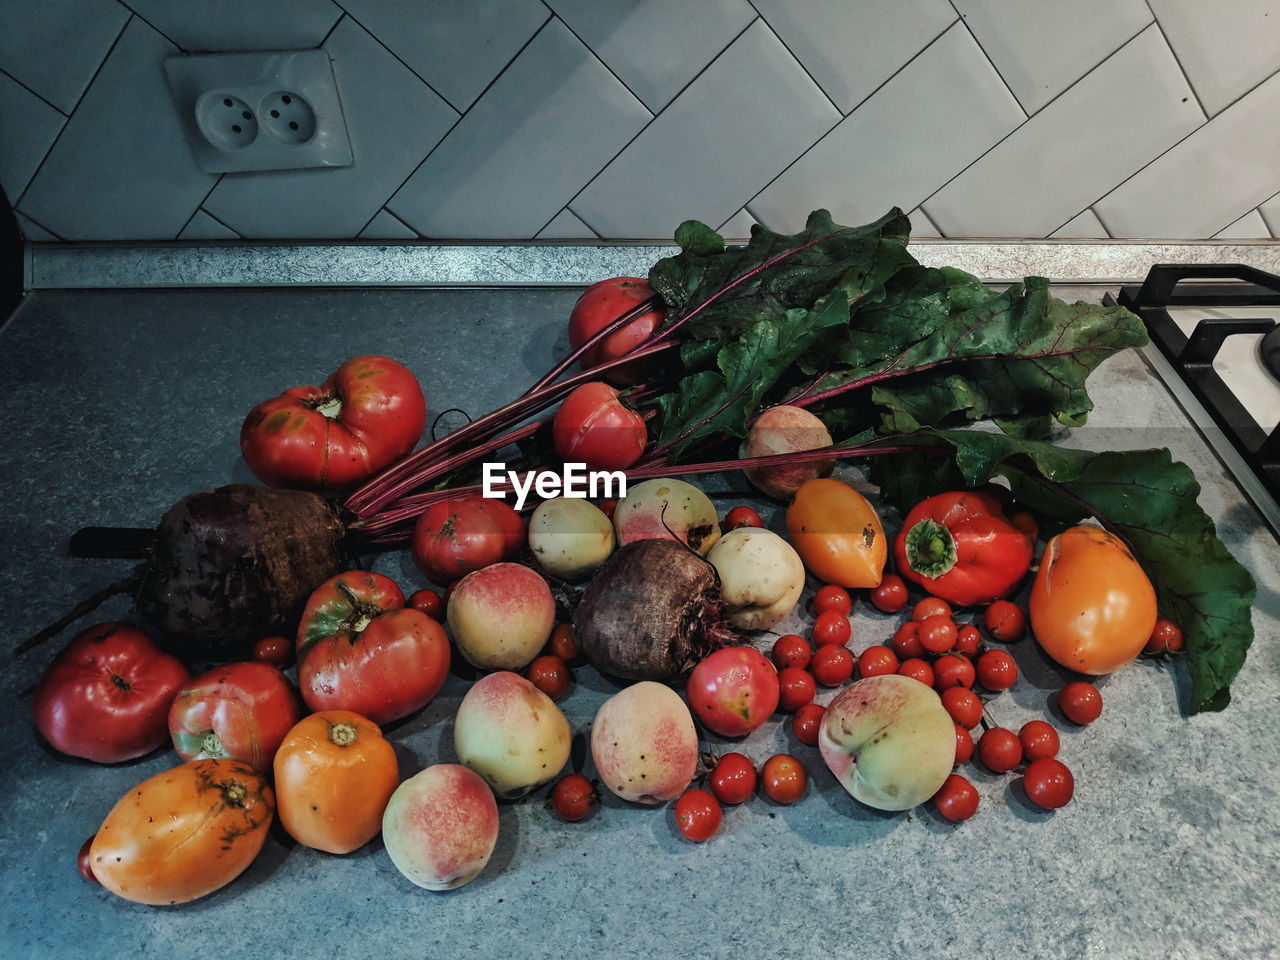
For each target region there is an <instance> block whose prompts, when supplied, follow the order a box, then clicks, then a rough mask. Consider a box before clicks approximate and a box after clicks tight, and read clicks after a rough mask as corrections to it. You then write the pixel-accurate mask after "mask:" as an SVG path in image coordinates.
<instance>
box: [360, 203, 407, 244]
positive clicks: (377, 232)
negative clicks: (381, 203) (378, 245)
mask: <svg viewBox="0 0 1280 960" xmlns="http://www.w3.org/2000/svg"><path fill="white" fill-rule="evenodd" d="M360 236H361V238H362V239H365V240H416V239H417V238H418V235H417V234H416V233H414V232H413V230H412V229H411V228H410V227H409V226H408V225H406V224H404V223H402V222H400V221H399V220H397V219H396V218H395V217H393V216H392V215H391V214H390V213H388V212H387V211H386V210H379V211H378V212H377V214H376V215H375V216H374V218H373V219H372V220H370V221H369V225H368V226H367V227H365V228H364V229H363V230H361V231H360Z"/></svg>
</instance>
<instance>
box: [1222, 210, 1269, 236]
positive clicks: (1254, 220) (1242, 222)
mask: <svg viewBox="0 0 1280 960" xmlns="http://www.w3.org/2000/svg"><path fill="white" fill-rule="evenodd" d="M1270 236H1271V231H1270V230H1268V229H1267V222H1266V221H1265V220H1263V219H1262V214H1261V213H1259V212H1258V211H1257V210H1250V211H1249V212H1248V213H1246V214H1245V215H1244V216H1243V217H1241V218H1240V219H1239V220H1236V221H1234V222H1232V223H1229V224H1227V226H1226V227H1224V228H1223V229H1221V230H1219V231H1218V232H1217V233H1215V234H1214V235H1213V239H1214V240H1261V239H1263V238H1269V237H1270Z"/></svg>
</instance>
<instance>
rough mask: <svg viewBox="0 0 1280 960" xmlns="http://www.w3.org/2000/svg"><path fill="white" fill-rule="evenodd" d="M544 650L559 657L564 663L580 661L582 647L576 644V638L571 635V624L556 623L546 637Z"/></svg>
mask: <svg viewBox="0 0 1280 960" xmlns="http://www.w3.org/2000/svg"><path fill="white" fill-rule="evenodd" d="M544 652H545V653H549V654H550V655H551V656H553V657H559V658H560V659H561V660H563V661H564V662H565V663H581V662H582V648H581V647H579V646H578V638H577V637H575V636H574V635H573V624H571V623H557V624H556V626H555V629H554V630H552V631H551V636H550V637H549V638H548V639H547V648H546V650H545V651H544Z"/></svg>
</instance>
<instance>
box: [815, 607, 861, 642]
mask: <svg viewBox="0 0 1280 960" xmlns="http://www.w3.org/2000/svg"><path fill="white" fill-rule="evenodd" d="M852 633H853V628H852V627H850V626H849V618H848V617H846V616H845V615H844V614H843V613H840V612H838V611H836V610H828V611H826V612H825V613H820V614H818V619H817V620H815V621H814V622H813V642H814V644H815V645H816V646H819V647H825V646H827V645H828V644H833V645H835V646H838V647H843V646H844V645H845V644H846V643H848V642H849V637H850V636H851V635H852Z"/></svg>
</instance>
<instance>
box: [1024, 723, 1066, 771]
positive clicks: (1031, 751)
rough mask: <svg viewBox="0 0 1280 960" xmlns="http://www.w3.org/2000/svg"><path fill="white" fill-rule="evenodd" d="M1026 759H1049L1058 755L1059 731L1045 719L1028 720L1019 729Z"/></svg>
mask: <svg viewBox="0 0 1280 960" xmlns="http://www.w3.org/2000/svg"><path fill="white" fill-rule="evenodd" d="M1018 739H1019V740H1020V741H1021V742H1022V756H1023V758H1024V759H1026V760H1030V761H1035V760H1047V759H1048V758H1049V757H1056V756H1057V755H1058V746H1059V741H1058V731H1057V730H1055V729H1053V727H1051V726H1050V725H1049V724H1047V723H1045V722H1044V721H1043V720H1028V721H1027V722H1026V723H1024V724H1023V725H1022V729H1021V730H1019V731H1018Z"/></svg>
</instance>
